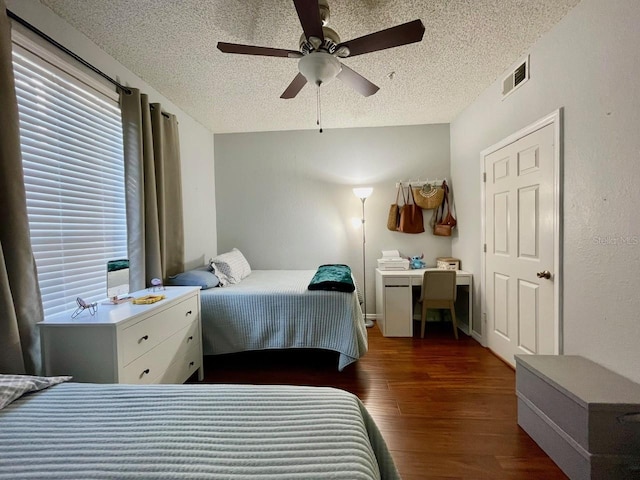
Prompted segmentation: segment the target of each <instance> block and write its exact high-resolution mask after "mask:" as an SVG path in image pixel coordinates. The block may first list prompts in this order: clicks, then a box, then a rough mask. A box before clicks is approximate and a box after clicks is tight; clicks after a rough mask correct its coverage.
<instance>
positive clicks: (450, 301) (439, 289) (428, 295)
mask: <svg viewBox="0 0 640 480" xmlns="http://www.w3.org/2000/svg"><path fill="white" fill-rule="evenodd" d="M456 290H457V289H456V272H455V270H438V271H426V272H424V277H423V280H422V293H421V295H420V300H418V302H420V303H422V325H421V328H420V338H424V325H425V322H426V320H427V310H428V309H430V308H432V309H449V311H450V312H451V321H452V323H453V335H454V336H455V337H456V340H457V339H458V322H457V321H456V309H455V306H454V304H455V301H456Z"/></svg>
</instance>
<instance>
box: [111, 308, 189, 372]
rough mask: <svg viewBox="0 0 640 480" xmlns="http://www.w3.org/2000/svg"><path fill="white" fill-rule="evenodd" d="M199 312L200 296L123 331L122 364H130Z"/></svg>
mask: <svg viewBox="0 0 640 480" xmlns="http://www.w3.org/2000/svg"><path fill="white" fill-rule="evenodd" d="M197 313H198V297H197V296H196V297H191V298H188V299H186V300H184V301H182V302H180V303H179V304H177V305H174V306H172V307H169V308H167V309H166V310H163V311H161V312H158V313H156V314H155V315H152V316H150V317H147V318H145V319H144V320H142V321H140V322H138V323H136V324H135V325H132V326H130V327H127V328H125V329H124V330H123V332H122V364H123V365H128V364H129V363H131V362H132V361H133V360H135V359H136V358H138V357H140V356H141V355H144V354H145V353H146V352H148V351H150V350H151V349H152V348H153V347H155V346H156V345H158V344H159V343H160V342H162V341H163V340H165V339H167V338H168V337H170V336H171V335H172V334H174V333H175V332H177V331H179V330H180V329H182V328H184V327H185V326H187V325H189V324H190V323H191V322H192V321H193V319H194V318H196V315H197Z"/></svg>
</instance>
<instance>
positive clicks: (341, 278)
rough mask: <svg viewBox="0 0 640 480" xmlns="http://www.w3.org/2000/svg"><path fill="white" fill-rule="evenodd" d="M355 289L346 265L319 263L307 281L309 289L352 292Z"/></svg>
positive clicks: (349, 270)
mask: <svg viewBox="0 0 640 480" xmlns="http://www.w3.org/2000/svg"><path fill="white" fill-rule="evenodd" d="M355 289H356V287H355V285H354V284H353V278H352V277H351V269H350V268H349V267H348V266H347V265H341V264H336V265H331V264H330V265H320V266H319V267H318V271H317V272H316V274H315V275H314V276H313V278H312V279H311V283H309V290H335V291H338V292H353V291H354V290H355Z"/></svg>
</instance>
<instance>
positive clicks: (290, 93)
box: [280, 73, 307, 98]
mask: <svg viewBox="0 0 640 480" xmlns="http://www.w3.org/2000/svg"><path fill="white" fill-rule="evenodd" d="M306 83H307V79H306V78H304V75H302V74H301V73H298V75H296V78H294V79H293V82H291V83H290V84H289V86H288V87H287V89H286V90H285V91H284V92H283V93H282V95H280V98H293V97H295V96H296V95H298V92H300V90H302V87H304V86H305V85H306Z"/></svg>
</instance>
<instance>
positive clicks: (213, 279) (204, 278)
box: [167, 265, 220, 290]
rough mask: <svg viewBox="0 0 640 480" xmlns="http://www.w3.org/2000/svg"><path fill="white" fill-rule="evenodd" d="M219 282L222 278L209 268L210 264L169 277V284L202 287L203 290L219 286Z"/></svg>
mask: <svg viewBox="0 0 640 480" xmlns="http://www.w3.org/2000/svg"><path fill="white" fill-rule="evenodd" d="M219 283H220V280H219V279H218V277H217V276H216V274H215V273H213V272H212V271H210V270H209V266H208V265H205V266H202V267H198V268H195V269H193V270H187V271H186V272H182V273H179V274H178V275H173V276H172V277H169V278H168V279H167V285H173V286H183V287H200V289H201V290H206V289H207V288H213V287H217V286H218V284H219Z"/></svg>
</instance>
